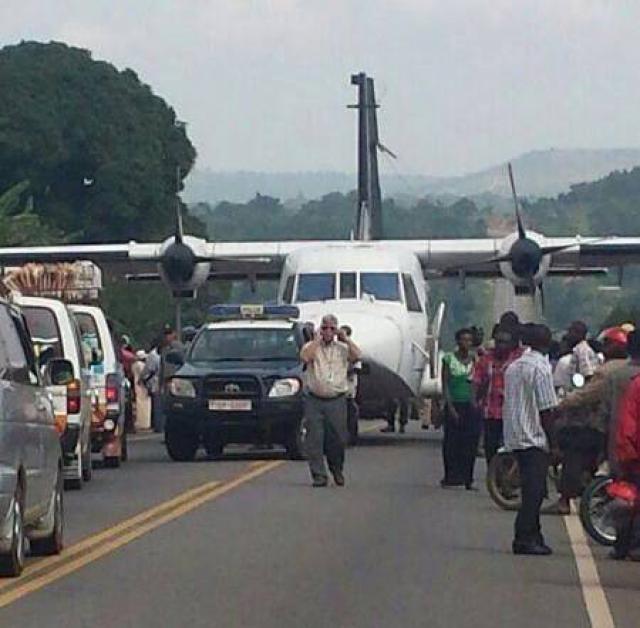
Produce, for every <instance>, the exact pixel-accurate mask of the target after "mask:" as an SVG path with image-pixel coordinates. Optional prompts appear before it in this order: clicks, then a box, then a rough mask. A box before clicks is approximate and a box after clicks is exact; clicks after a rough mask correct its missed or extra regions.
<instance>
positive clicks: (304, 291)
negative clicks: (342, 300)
mask: <svg viewBox="0 0 640 628" xmlns="http://www.w3.org/2000/svg"><path fill="white" fill-rule="evenodd" d="M335 298H336V276H335V275H334V274H333V273H303V274H301V275H298V294H297V296H296V301H298V302H301V303H304V302H306V301H327V300H329V299H335Z"/></svg>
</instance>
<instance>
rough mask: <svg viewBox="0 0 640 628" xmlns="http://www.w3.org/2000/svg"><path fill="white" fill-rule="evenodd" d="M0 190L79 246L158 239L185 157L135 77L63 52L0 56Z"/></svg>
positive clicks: (170, 122) (185, 144)
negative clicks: (27, 191) (25, 187)
mask: <svg viewBox="0 0 640 628" xmlns="http://www.w3.org/2000/svg"><path fill="white" fill-rule="evenodd" d="M0 85H2V86H3V89H2V90H1V91H0V189H7V188H9V187H10V186H12V185H14V184H15V183H16V182H19V181H23V180H28V181H30V182H31V194H32V196H33V211H34V212H35V213H36V214H37V215H38V216H40V217H41V218H42V219H43V220H44V221H45V222H46V223H47V224H48V225H52V226H54V227H57V228H59V229H62V230H64V231H65V232H66V233H75V234H78V235H79V236H80V238H81V240H82V241H85V242H88V241H100V242H105V241H117V240H128V239H131V238H138V239H151V238H160V237H163V236H166V235H168V232H169V231H170V229H171V227H172V225H173V223H174V214H175V207H176V203H177V202H178V197H177V191H178V188H179V187H181V186H182V179H183V178H184V177H185V176H186V175H187V174H188V172H189V170H190V169H191V167H192V165H193V162H194V159H195V149H194V148H193V146H192V145H191V142H190V141H189V139H188V138H187V135H186V132H185V127H184V125H183V124H181V123H179V121H178V120H177V119H176V114H175V112H174V111H173V109H171V108H170V107H169V106H168V105H167V104H166V103H165V102H164V100H162V98H160V97H159V96H156V95H155V94H154V93H153V92H152V90H151V88H150V87H149V86H148V85H145V84H143V83H141V82H140V80H139V79H138V77H137V76H136V74H135V72H133V71H132V70H129V69H126V70H123V71H118V70H117V69H116V68H115V67H114V66H112V65H110V64H109V63H106V62H103V61H95V60H93V59H92V58H91V53H90V52H88V51H86V50H81V49H78V48H72V47H69V46H67V45H65V44H63V43H48V44H42V43H37V42H23V43H21V44H18V45H16V46H7V47H5V48H3V49H2V50H0ZM192 226H193V225H192Z"/></svg>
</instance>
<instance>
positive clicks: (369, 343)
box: [340, 314, 402, 372]
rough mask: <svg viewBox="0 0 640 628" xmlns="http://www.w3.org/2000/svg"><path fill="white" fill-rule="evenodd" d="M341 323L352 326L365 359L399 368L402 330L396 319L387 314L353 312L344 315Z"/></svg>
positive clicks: (353, 336)
mask: <svg viewBox="0 0 640 628" xmlns="http://www.w3.org/2000/svg"><path fill="white" fill-rule="evenodd" d="M340 324H341V325H349V326H350V327H351V329H352V330H353V333H352V338H353V341H354V342H355V343H356V344H357V345H358V347H360V350H361V351H362V354H363V358H364V360H365V361H366V360H372V361H373V362H377V363H378V364H381V365H384V366H386V367H387V368H389V369H391V370H393V371H396V372H397V371H398V370H399V368H400V358H401V352H402V332H401V330H400V327H399V325H398V324H397V323H396V321H394V320H393V319H391V318H387V317H385V316H376V315H373V316H371V315H366V314H364V315H363V314H353V315H349V316H346V315H345V316H344V317H342V318H341V320H340Z"/></svg>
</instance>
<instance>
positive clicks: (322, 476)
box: [300, 314, 361, 487]
mask: <svg viewBox="0 0 640 628" xmlns="http://www.w3.org/2000/svg"><path fill="white" fill-rule="evenodd" d="M360 358H361V354H360V349H358V347H357V346H356V345H355V344H354V343H353V341H352V340H351V339H350V338H348V337H347V335H346V334H345V332H344V331H342V330H338V319H337V318H336V317H335V316H334V315H333V314H327V315H326V316H324V317H323V318H322V322H321V324H320V331H319V332H318V334H317V336H316V338H315V339H314V340H311V341H310V342H307V343H306V344H305V345H304V346H303V347H302V349H301V351H300V359H301V360H302V361H303V362H304V363H305V365H306V373H305V397H304V419H305V426H306V429H307V436H306V440H305V449H306V454H307V460H308V462H309V469H310V471H311V477H312V479H313V486H315V487H322V486H327V483H328V480H327V470H326V467H325V464H324V454H325V452H326V456H327V462H328V464H329V470H330V471H331V474H332V475H333V479H334V480H335V483H336V485H337V486H344V475H343V466H344V450H345V446H346V444H347V394H348V393H349V374H348V369H349V364H353V363H355V362H357V361H358V360H360Z"/></svg>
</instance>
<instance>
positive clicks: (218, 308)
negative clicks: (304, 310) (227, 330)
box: [209, 304, 300, 319]
mask: <svg viewBox="0 0 640 628" xmlns="http://www.w3.org/2000/svg"><path fill="white" fill-rule="evenodd" d="M209 315H210V316H212V317H214V318H217V319H221V318H229V319H236V318H259V319H266V318H299V317H300V310H299V309H298V308H297V307H296V306H295V305H261V304H246V305H213V306H211V307H210V308H209Z"/></svg>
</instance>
